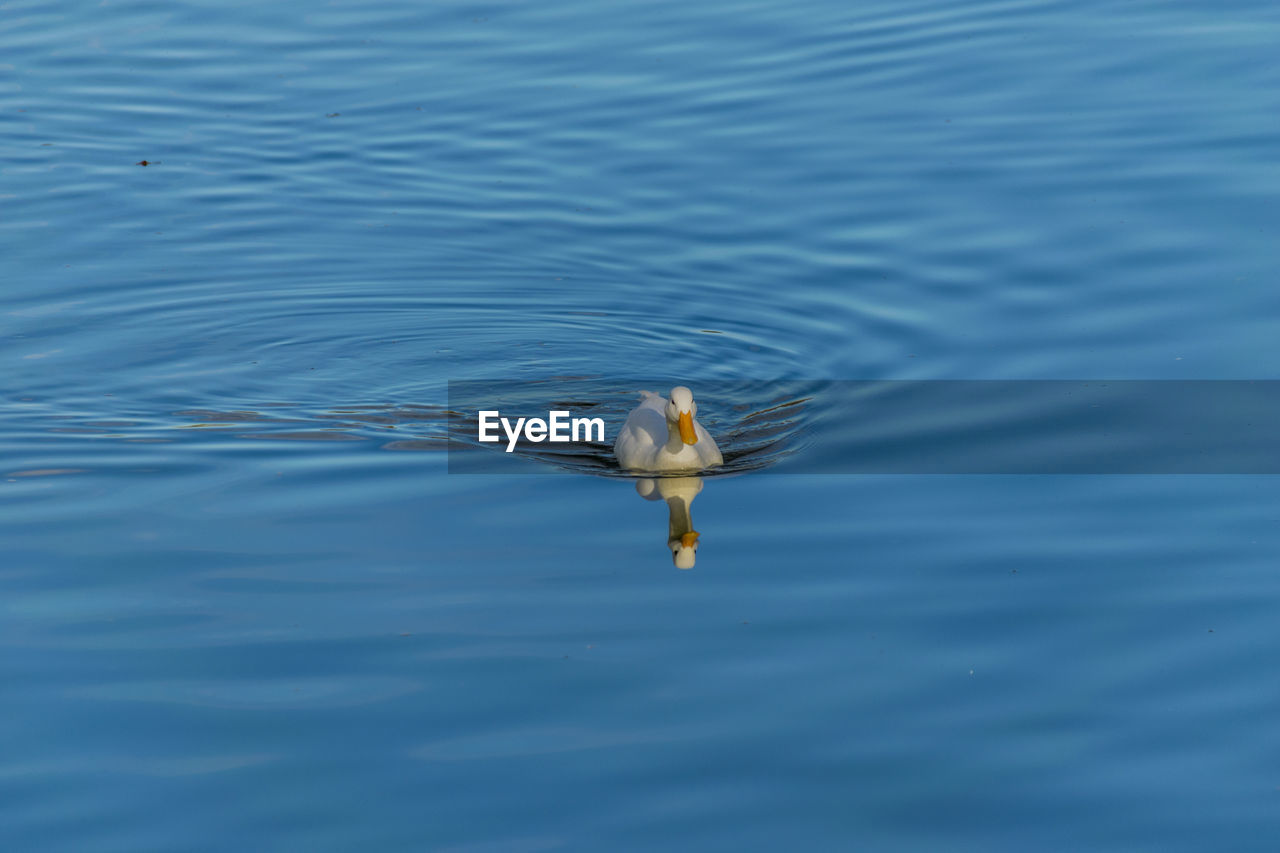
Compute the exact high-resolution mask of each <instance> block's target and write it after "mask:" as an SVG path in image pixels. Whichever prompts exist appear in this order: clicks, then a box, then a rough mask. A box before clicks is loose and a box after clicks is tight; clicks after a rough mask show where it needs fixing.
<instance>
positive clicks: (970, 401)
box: [448, 377, 1280, 476]
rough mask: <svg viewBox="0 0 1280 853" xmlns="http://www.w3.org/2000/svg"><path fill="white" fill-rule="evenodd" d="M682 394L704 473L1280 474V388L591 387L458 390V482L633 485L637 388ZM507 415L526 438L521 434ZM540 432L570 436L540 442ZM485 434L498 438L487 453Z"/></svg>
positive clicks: (974, 383) (601, 383)
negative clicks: (696, 426) (710, 448)
mask: <svg viewBox="0 0 1280 853" xmlns="http://www.w3.org/2000/svg"><path fill="white" fill-rule="evenodd" d="M675 384H682V385H686V386H688V387H689V388H691V389H692V390H693V394H694V397H695V399H696V401H697V405H698V412H697V419H698V421H699V422H700V423H701V424H702V425H703V426H705V427H706V429H707V430H708V431H709V432H710V434H711V435H712V436H713V437H714V438H715V441H716V442H717V443H718V444H719V446H720V449H721V451H722V452H723V455H724V464H723V465H722V466H718V467H715V468H711V469H709V470H707V471H705V472H703V473H704V474H708V475H715V474H733V473H742V472H746V471H759V472H765V471H769V472H776V473H803V474H1276V473H1280V381H1276V380H1259V381H1246V380H1195V381H1181V380H1179V381H1148V380H1121V381H1065V380H1011V381H1004V380H939V381H928V380H922V381H915V380H870V381H860V380H768V381H766V380H753V381H732V382H726V381H724V380H706V381H701V382H699V381H695V380H683V381H679V382H678V383H677V382H675V381H672V380H667V381H665V382H664V381H661V380H656V381H655V380H648V381H642V380H631V379H628V380H614V379H608V380H607V379H601V378H594V377H593V378H580V377H561V378H554V379H546V380H537V381H463V382H450V383H449V442H448V444H449V470H450V472H453V473H470V474H516V473H548V472H553V471H564V472H578V473H592V474H597V475H604V476H631V475H632V474H633V473H634V472H628V471H623V470H621V469H620V468H619V466H618V464H617V462H616V460H615V459H614V456H613V449H612V448H613V442H614V440H615V438H616V437H617V435H618V431H619V429H620V428H621V427H622V425H623V423H624V422H625V420H626V418H627V414H628V412H629V411H630V410H631V409H632V408H633V407H634V406H635V405H637V404H638V402H639V398H638V392H639V390H640V389H649V390H653V391H656V392H659V393H661V394H662V395H664V396H666V395H667V394H668V393H669V391H670V389H671V387H672V386H673V385H675ZM482 412H489V413H497V414H496V415H495V414H490V415H485V416H483V417H482V415H481V413H482ZM554 412H561V413H564V414H562V415H553V414H552V413H554ZM495 418H497V420H495ZM500 418H507V425H508V427H515V426H516V425H517V424H518V423H520V419H521V418H523V419H524V425H525V427H522V428H521V429H520V430H519V431H518V432H516V433H513V432H512V431H510V430H508V429H506V428H504V427H503V426H502V424H501V421H500ZM533 419H537V420H541V421H544V422H547V427H548V428H547V430H546V432H547V433H552V432H554V431H555V430H553V427H555V426H559V427H561V430H560V431H559V432H557V435H559V434H560V433H563V434H565V435H568V436H569V439H568V440H566V441H552V440H551V439H552V436H551V435H550V434H548V435H545V436H544V437H543V438H542V439H541V440H540V441H537V440H532V439H531V437H530V435H532V436H533V437H534V438H536V437H537V435H538V432H539V431H538V430H537V429H536V427H537V423H536V421H534V420H533ZM575 419H579V420H581V421H591V422H593V426H602V427H603V436H602V437H601V436H600V435H599V429H594V430H593V431H592V434H591V435H590V436H587V435H586V432H585V429H583V427H585V426H586V424H579V427H580V429H579V432H578V435H577V437H576V439H575V438H574V437H573V435H572V423H573V421H574V420H575ZM596 419H598V421H599V424H595V423H594V422H595V421H596ZM553 422H554V423H553ZM531 423H532V425H533V426H534V427H535V429H534V430H533V432H532V433H529V432H528V431H527V426H528V425H529V424H531ZM482 425H484V426H485V427H487V436H488V437H490V438H492V437H493V436H494V435H497V436H499V440H497V441H481V440H480V439H481V435H482V430H481V427H482ZM513 434H515V438H514V440H512V435H513Z"/></svg>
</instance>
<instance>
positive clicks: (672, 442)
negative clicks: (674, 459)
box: [662, 421, 684, 456]
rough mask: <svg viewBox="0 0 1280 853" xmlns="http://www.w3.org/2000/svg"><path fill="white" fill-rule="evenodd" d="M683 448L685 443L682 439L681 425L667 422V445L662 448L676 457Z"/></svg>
mask: <svg viewBox="0 0 1280 853" xmlns="http://www.w3.org/2000/svg"><path fill="white" fill-rule="evenodd" d="M683 447H684V441H683V440H682V439H681V438H680V425H679V424H673V423H672V422H671V421H667V443H666V444H664V445H663V446H662V449H663V450H665V451H666V452H667V453H670V454H671V455H673V456H674V455H676V454H678V453H679V452H680V449H681V448H683Z"/></svg>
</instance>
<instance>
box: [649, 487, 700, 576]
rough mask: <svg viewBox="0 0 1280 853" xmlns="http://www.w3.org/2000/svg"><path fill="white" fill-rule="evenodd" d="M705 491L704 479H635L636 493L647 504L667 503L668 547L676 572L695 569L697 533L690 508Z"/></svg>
mask: <svg viewBox="0 0 1280 853" xmlns="http://www.w3.org/2000/svg"><path fill="white" fill-rule="evenodd" d="M701 491H702V478H701V477H657V478H654V479H648V478H646V479H643V480H636V493H637V494H639V495H640V497H642V498H644V499H645V500H647V501H658V500H662V501H666V502H667V513H668V520H667V547H668V548H670V549H671V560H672V562H674V563H675V566H676V568H677V569H692V568H693V564H694V562H695V561H696V559H697V556H698V531H696V530H694V529H693V516H692V515H691V514H690V505H691V504H692V503H693V499H694V498H696V497H697V496H698V493H699V492H701Z"/></svg>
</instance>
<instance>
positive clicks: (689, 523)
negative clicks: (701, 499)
mask: <svg viewBox="0 0 1280 853" xmlns="http://www.w3.org/2000/svg"><path fill="white" fill-rule="evenodd" d="M689 504H690V501H689V500H688V499H687V498H684V497H669V498H667V541H668V542H674V541H676V540H678V539H679V538H680V537H681V536H684V535H685V534H686V533H692V532H693V513H692V511H691V507H690V506H689Z"/></svg>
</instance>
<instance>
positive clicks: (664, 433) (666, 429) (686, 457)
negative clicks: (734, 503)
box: [613, 385, 724, 473]
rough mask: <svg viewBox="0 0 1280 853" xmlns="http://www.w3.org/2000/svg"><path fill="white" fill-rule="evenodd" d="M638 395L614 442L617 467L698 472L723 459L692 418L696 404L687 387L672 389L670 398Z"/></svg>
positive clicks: (713, 443)
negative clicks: (636, 402)
mask: <svg viewBox="0 0 1280 853" xmlns="http://www.w3.org/2000/svg"><path fill="white" fill-rule="evenodd" d="M640 398H641V402H640V405H639V406H636V408H635V409H633V410H632V411H631V414H630V415H628V416H627V422H626V423H625V424H623V426H622V431H621V432H619V433H618V439H617V440H616V441H615V442H614V443H613V453H614V455H615V456H617V457H618V464H619V465H620V466H622V467H623V468H626V469H628V470H631V471H646V472H653V473H665V472H668V471H701V470H702V469H703V468H710V467H711V466H712V465H720V464H722V463H723V462H724V457H723V456H721V455H720V448H718V447H716V441H715V439H714V438H712V437H711V434H710V433H708V432H707V430H706V428H705V427H703V426H702V424H700V423H698V422H697V420H695V419H694V416H695V415H696V414H697V411H698V407H697V405H696V404H695V403H694V402H693V393H692V392H691V391H689V389H688V388H685V387H684V386H683V385H680V386H677V387H675V388H673V389H671V399H669V400H668V399H667V398H665V397H663V396H662V395H661V394H655V393H653V392H652V391H641V392H640Z"/></svg>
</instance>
